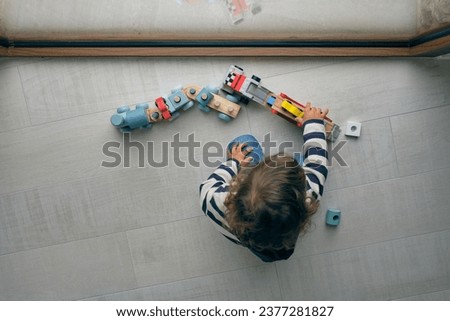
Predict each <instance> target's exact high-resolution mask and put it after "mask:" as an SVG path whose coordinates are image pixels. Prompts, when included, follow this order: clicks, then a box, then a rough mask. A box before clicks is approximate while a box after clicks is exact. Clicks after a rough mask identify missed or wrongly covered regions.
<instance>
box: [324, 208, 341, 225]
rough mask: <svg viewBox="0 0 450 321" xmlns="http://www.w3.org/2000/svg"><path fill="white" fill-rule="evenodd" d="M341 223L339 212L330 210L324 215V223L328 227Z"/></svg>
mask: <svg viewBox="0 0 450 321" xmlns="http://www.w3.org/2000/svg"><path fill="white" fill-rule="evenodd" d="M340 221H341V211H340V210H338V209H335V208H330V209H328V211H327V214H326V223H327V225H330V226H338V225H339V223H340Z"/></svg>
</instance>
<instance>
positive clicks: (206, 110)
mask: <svg viewBox="0 0 450 321" xmlns="http://www.w3.org/2000/svg"><path fill="white" fill-rule="evenodd" d="M198 108H199V109H200V110H201V111H203V112H205V113H209V112H210V111H211V108H209V107H208V106H204V105H202V104H199V105H198Z"/></svg>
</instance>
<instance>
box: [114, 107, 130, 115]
mask: <svg viewBox="0 0 450 321" xmlns="http://www.w3.org/2000/svg"><path fill="white" fill-rule="evenodd" d="M129 110H130V107H128V106H121V107H119V108H117V113H119V114H120V113H125V112H127V111H129Z"/></svg>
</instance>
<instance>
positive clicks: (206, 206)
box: [200, 160, 240, 244]
mask: <svg viewBox="0 0 450 321" xmlns="http://www.w3.org/2000/svg"><path fill="white" fill-rule="evenodd" d="M238 166H239V165H238V163H237V161H235V160H229V161H226V162H224V163H222V164H221V165H220V166H219V167H218V168H217V169H216V170H215V171H214V172H213V173H212V174H211V175H210V176H209V177H208V179H207V180H206V181H204V182H203V183H202V184H201V185H200V207H201V209H202V211H203V213H205V215H206V216H208V217H209V218H210V219H211V221H212V222H213V223H214V225H215V226H216V228H217V229H218V230H219V231H220V232H221V233H222V234H223V235H224V236H225V237H226V238H228V239H229V240H230V241H233V242H235V243H238V244H240V242H239V240H238V239H237V238H236V236H234V235H233V234H232V233H231V232H230V226H229V225H228V223H227V221H226V219H225V213H226V208H225V204H224V202H225V199H226V198H227V196H228V193H229V187H230V183H231V180H232V179H233V177H234V176H236V175H237V173H238Z"/></svg>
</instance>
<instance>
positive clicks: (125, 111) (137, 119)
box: [111, 104, 151, 132]
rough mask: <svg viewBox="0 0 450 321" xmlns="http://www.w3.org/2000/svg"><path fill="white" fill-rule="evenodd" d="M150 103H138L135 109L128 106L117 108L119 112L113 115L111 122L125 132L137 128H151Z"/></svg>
mask: <svg viewBox="0 0 450 321" xmlns="http://www.w3.org/2000/svg"><path fill="white" fill-rule="evenodd" d="M147 109H148V104H138V105H136V107H135V109H130V107H128V106H122V107H119V108H117V113H116V114H114V115H112V116H111V124H113V126H115V127H117V128H120V130H122V131H124V132H128V131H132V130H133V129H136V128H141V127H142V128H149V127H151V124H150V123H149V121H148V117H147Z"/></svg>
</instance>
